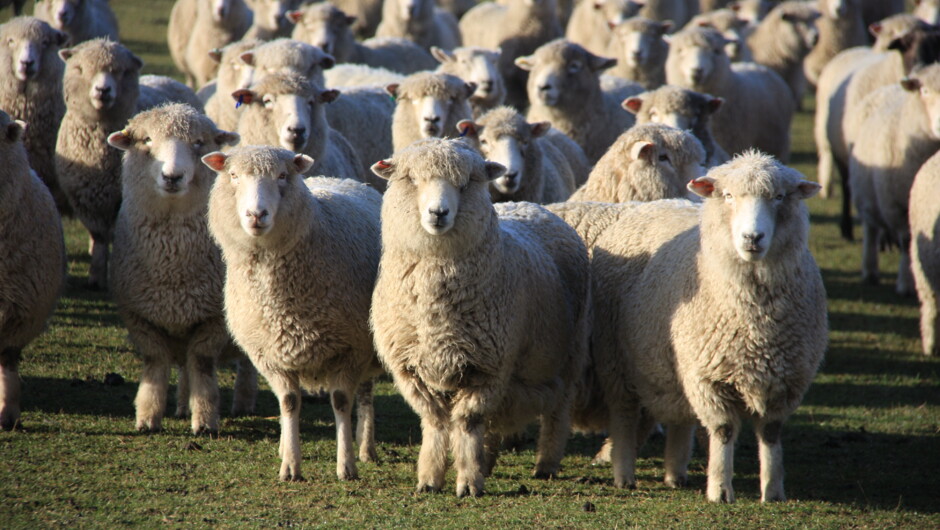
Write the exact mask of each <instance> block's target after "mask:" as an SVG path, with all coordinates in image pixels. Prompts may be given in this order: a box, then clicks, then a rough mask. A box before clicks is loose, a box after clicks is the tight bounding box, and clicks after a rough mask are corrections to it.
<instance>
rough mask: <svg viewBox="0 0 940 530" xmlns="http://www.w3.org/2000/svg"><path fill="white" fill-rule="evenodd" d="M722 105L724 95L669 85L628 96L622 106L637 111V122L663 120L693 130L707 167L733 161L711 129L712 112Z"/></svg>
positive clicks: (633, 111)
mask: <svg viewBox="0 0 940 530" xmlns="http://www.w3.org/2000/svg"><path fill="white" fill-rule="evenodd" d="M722 104H724V100H723V99H721V98H716V97H714V96H711V95H708V94H700V93H698V92H693V91H691V90H688V89H686V88H680V87H676V86H671V85H666V86H662V87H660V88H657V89H656V90H653V91H649V92H644V93H642V94H639V95H636V96H633V97H631V98H627V99H625V100H624V102H623V108H624V109H625V110H626V111H627V112H632V113H633V114H636V123H637V125H640V124H643V123H650V122H652V123H664V124H666V125H671V126H673V127H675V128H677V129H681V130H684V131H690V132H691V133H692V134H694V135H695V137H696V138H698V140H699V142H701V143H702V147H704V148H705V166H706V167H714V166H718V165H721V164H724V163H725V162H727V161H728V160H730V157H729V156H728V153H726V152H725V150H724V149H722V147H721V146H720V145H718V143H717V142H715V139H714V137H713V135H712V130H711V115H712V114H714V113H715V112H716V111H717V110H718V109H720V108H721V105H722Z"/></svg>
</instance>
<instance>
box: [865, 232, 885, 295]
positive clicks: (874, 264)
mask: <svg viewBox="0 0 940 530" xmlns="http://www.w3.org/2000/svg"><path fill="white" fill-rule="evenodd" d="M880 232H881V231H880V230H879V229H878V227H877V226H875V225H874V224H872V223H864V225H863V226H862V281H863V282H865V283H868V284H871V285H878V280H879V278H878V236H879V233H880Z"/></svg>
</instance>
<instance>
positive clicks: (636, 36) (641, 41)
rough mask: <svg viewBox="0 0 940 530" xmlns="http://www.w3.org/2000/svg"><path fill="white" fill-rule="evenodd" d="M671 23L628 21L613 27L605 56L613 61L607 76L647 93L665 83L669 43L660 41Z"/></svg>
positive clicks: (637, 18) (642, 20)
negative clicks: (622, 80)
mask: <svg viewBox="0 0 940 530" xmlns="http://www.w3.org/2000/svg"><path fill="white" fill-rule="evenodd" d="M670 28H672V23H671V22H668V21H667V22H657V21H655V20H650V19H648V18H642V17H636V18H631V19H630V20H627V21H625V22H623V23H621V24H619V25H617V26H615V27H614V28H613V31H612V33H613V36H612V37H611V39H610V44H609V47H608V48H607V50H606V51H607V56H609V57H614V58H616V59H617V64H616V65H615V66H614V67H613V68H611V69H610V70H609V71H608V73H609V74H610V75H615V76H617V77H622V78H624V79H629V80H630V81H635V82H636V83H639V84H640V85H641V86H642V87H643V88H645V89H647V90H651V89H654V88H656V87H659V86H662V85H663V84H665V82H666V71H665V68H666V57H667V56H668V55H669V43H667V42H666V40H665V39H664V38H663V37H664V36H665V35H666V33H668V32H669V30H670Z"/></svg>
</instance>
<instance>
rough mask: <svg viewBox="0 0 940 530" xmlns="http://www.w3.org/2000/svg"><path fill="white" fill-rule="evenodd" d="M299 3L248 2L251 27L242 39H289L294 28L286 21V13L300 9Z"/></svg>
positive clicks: (285, 0)
mask: <svg viewBox="0 0 940 530" xmlns="http://www.w3.org/2000/svg"><path fill="white" fill-rule="evenodd" d="M301 1H302V0H248V6H249V7H250V8H251V11H252V17H251V27H249V28H248V31H246V32H245V35H244V36H243V38H245V39H259V40H263V41H269V40H273V39H276V38H278V37H289V36H290V33H291V31H293V30H294V27H293V24H291V23H290V21H289V20H287V13H288V11H293V10H295V9H297V8H298V7H300V4H301Z"/></svg>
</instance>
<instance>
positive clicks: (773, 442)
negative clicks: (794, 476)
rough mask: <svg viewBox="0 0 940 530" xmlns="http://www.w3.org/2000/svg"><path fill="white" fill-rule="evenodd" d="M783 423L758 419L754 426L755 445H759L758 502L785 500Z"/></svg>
mask: <svg viewBox="0 0 940 530" xmlns="http://www.w3.org/2000/svg"><path fill="white" fill-rule="evenodd" d="M782 428H783V422H782V421H779V420H775V421H768V420H767V419H766V418H761V419H758V420H757V421H756V422H755V425H754V432H755V433H756V434H757V443H758V444H759V445H760V449H759V453H758V454H759V458H760V500H761V502H774V501H785V500H787V497H786V495H785V494H784V493H783V445H782V444H781V443H780V431H781V429H782Z"/></svg>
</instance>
